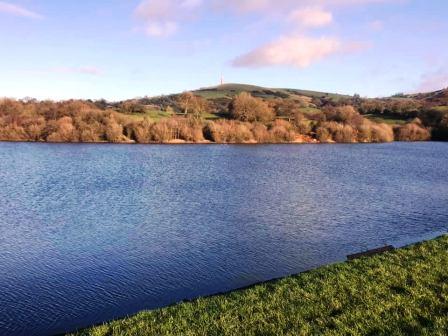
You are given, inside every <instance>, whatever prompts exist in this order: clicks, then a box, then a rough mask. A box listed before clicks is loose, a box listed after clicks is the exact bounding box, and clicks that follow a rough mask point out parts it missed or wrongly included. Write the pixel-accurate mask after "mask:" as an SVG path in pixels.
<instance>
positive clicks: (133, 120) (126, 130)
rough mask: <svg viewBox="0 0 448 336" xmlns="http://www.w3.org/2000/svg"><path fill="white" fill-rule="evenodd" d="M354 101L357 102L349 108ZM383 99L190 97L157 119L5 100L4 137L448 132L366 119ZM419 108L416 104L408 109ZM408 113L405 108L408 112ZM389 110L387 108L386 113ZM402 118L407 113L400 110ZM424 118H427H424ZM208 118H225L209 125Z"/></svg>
mask: <svg viewBox="0 0 448 336" xmlns="http://www.w3.org/2000/svg"><path fill="white" fill-rule="evenodd" d="M349 103H351V104H349ZM377 103H378V102H372V101H367V100H364V101H362V102H356V100H352V101H349V102H344V101H342V102H339V103H338V104H334V103H332V104H325V105H323V106H318V105H317V104H315V105H314V106H317V107H318V108H314V109H311V111H310V112H307V109H306V108H307V107H309V106H310V102H309V101H306V99H305V98H298V99H295V100H294V99H286V98H276V99H262V98H257V97H254V96H252V95H251V94H250V93H246V92H243V93H240V94H239V95H237V96H235V97H234V98H233V99H231V100H230V101H229V102H227V103H226V104H224V103H223V102H219V103H216V102H213V101H209V100H206V99H204V98H203V97H201V96H198V95H195V94H194V93H191V92H187V93H184V94H182V95H179V96H176V97H175V98H172V99H171V100H165V104H164V105H163V106H158V107H159V108H162V109H164V110H165V111H170V113H169V115H171V116H170V117H166V118H163V119H160V120H152V119H151V118H149V117H148V116H145V107H144V106H142V104H141V103H138V102H132V101H128V102H122V103H118V104H115V105H109V104H108V103H107V102H105V101H97V102H92V101H81V100H70V101H64V102H53V101H36V100H32V99H26V100H14V99H1V100H0V140H3V141H41V142H115V143H123V142H135V143H167V142H173V141H186V142H216V143H251V142H253V143H255V142H256V143H283V142H342V143H351V142H390V141H394V140H398V141H424V140H429V139H431V137H432V136H433V137H434V134H436V135H437V134H438V135H439V136H440V137H441V138H443V136H444V133H443V132H444V131H445V128H446V129H448V114H447V113H445V114H443V113H439V114H437V115H435V112H433V114H431V113H429V112H428V113H427V114H425V115H424V116H423V118H422V114H421V113H420V112H418V111H421V108H420V110H419V109H417V112H415V113H413V114H409V118H410V119H409V122H407V123H406V124H404V125H389V124H386V123H376V122H373V121H371V120H370V119H368V118H366V117H365V114H369V113H372V111H373V110H374V109H378V108H379V107H378V104H377ZM414 108H416V106H410V107H409V109H408V110H406V111H408V112H406V113H409V110H410V109H414ZM400 111H403V108H400ZM383 113H384V110H383ZM400 113H402V112H400ZM419 113H420V114H419ZM206 114H213V115H214V116H218V117H219V118H218V119H216V120H207V119H205V118H204V115H206Z"/></svg>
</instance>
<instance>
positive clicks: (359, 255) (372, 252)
mask: <svg viewBox="0 0 448 336" xmlns="http://www.w3.org/2000/svg"><path fill="white" fill-rule="evenodd" d="M393 250H395V247H393V246H392V245H388V246H384V247H380V248H376V249H373V250H369V251H366V252H361V253H355V254H350V255H348V256H347V259H348V260H354V259H359V258H363V257H371V256H373V255H375V254H380V253H385V252H390V251H393Z"/></svg>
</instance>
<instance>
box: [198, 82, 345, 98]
mask: <svg viewBox="0 0 448 336" xmlns="http://www.w3.org/2000/svg"><path fill="white" fill-rule="evenodd" d="M241 92H248V93H250V94H251V95H252V96H254V97H258V98H263V99H275V98H281V99H288V98H290V99H294V98H303V97H306V98H326V99H333V100H339V99H341V98H350V96H348V95H342V94H335V93H328V92H319V91H311V90H298V89H285V88H267V87H261V86H256V85H247V84H236V83H230V84H223V85H218V86H213V87H208V88H201V89H199V90H195V91H194V93H195V94H197V95H200V96H201V97H203V98H205V99H220V98H221V99H222V98H226V99H231V98H233V97H234V96H236V95H238V94H240V93H241Z"/></svg>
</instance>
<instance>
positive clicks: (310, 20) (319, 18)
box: [288, 7, 333, 28]
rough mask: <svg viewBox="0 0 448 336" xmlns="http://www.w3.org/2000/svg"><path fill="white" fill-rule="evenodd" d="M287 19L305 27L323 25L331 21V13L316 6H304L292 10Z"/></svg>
mask: <svg viewBox="0 0 448 336" xmlns="http://www.w3.org/2000/svg"><path fill="white" fill-rule="evenodd" d="M288 21H289V22H291V23H293V24H296V25H298V26H302V27H307V28H317V27H323V26H327V25H329V24H331V23H332V22H333V14H332V13H331V12H329V11H326V10H323V9H321V8H318V7H306V8H301V9H297V10H295V11H293V12H292V13H291V14H290V15H289V17H288Z"/></svg>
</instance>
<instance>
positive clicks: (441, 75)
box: [415, 67, 448, 92]
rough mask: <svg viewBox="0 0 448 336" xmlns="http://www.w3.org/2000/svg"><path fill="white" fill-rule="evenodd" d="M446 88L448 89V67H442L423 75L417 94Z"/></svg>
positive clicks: (416, 90)
mask: <svg viewBox="0 0 448 336" xmlns="http://www.w3.org/2000/svg"><path fill="white" fill-rule="evenodd" d="M444 88H448V68H447V67H442V68H440V69H437V70H436V71H431V72H428V73H425V74H423V75H422V76H421V78H420V83H419V84H418V86H417V88H416V89H415V92H431V91H436V90H440V89H444Z"/></svg>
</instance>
